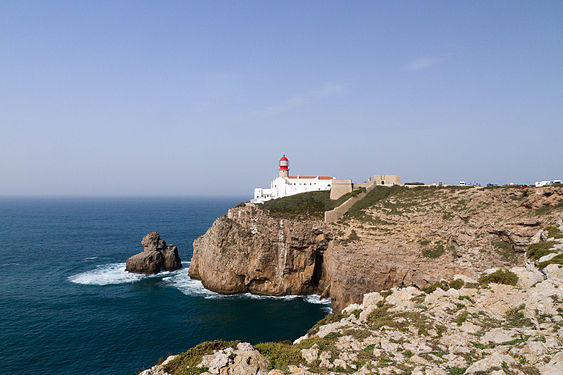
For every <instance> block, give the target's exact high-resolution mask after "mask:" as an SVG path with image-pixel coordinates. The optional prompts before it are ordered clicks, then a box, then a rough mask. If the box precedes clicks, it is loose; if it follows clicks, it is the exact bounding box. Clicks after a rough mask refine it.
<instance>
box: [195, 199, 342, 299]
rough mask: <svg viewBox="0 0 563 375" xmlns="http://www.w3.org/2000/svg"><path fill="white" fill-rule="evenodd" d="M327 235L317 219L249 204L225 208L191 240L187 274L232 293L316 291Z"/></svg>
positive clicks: (323, 273)
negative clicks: (278, 213) (295, 217)
mask: <svg viewBox="0 0 563 375" xmlns="http://www.w3.org/2000/svg"><path fill="white" fill-rule="evenodd" d="M331 238H332V236H331V234H330V230H329V228H328V227H327V226H326V225H324V224H323V223H322V222H321V221H318V220H287V219H283V218H274V217H272V216H270V215H268V214H267V213H266V212H264V211H262V210H261V209H259V208H257V207H255V206H253V205H250V206H245V207H237V208H232V209H230V210H229V212H228V214H227V215H226V216H224V217H221V218H219V219H217V220H216V221H215V222H214V223H213V225H212V226H211V228H209V230H208V231H207V233H205V235H203V236H201V237H199V238H198V239H196V240H195V242H194V255H193V257H192V260H191V265H190V269H189V275H190V277H192V278H196V279H201V281H202V282H203V285H204V286H205V287H206V288H208V289H210V290H213V291H216V292H219V293H224V294H232V293H243V292H251V293H255V294H267V295H286V294H311V293H318V292H319V291H322V290H323V289H324V288H326V280H327V277H326V266H325V264H324V261H323V259H324V258H323V257H324V254H325V253H326V251H327V249H328V246H329V243H330V240H331Z"/></svg>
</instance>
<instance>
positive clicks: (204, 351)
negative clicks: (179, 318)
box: [164, 340, 239, 375]
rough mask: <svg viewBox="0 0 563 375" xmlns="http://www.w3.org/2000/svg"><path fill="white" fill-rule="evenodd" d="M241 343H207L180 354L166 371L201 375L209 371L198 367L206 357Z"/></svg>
mask: <svg viewBox="0 0 563 375" xmlns="http://www.w3.org/2000/svg"><path fill="white" fill-rule="evenodd" d="M238 343H239V341H222V340H216V341H206V342H202V343H201V344H199V345H197V346H195V347H193V348H191V349H190V350H188V351H187V352H184V353H181V354H179V355H178V356H177V357H176V358H174V359H173V360H172V361H170V362H169V363H168V364H166V366H164V371H165V372H168V373H169V374H171V375H199V374H201V373H203V372H205V371H207V369H205V368H198V367H196V366H197V365H198V364H200V363H201V360H202V358H203V356H204V355H209V354H213V352H214V351H216V350H221V349H225V348H229V347H235V346H237V344H238Z"/></svg>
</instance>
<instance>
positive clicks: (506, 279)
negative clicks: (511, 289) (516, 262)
mask: <svg viewBox="0 0 563 375" xmlns="http://www.w3.org/2000/svg"><path fill="white" fill-rule="evenodd" d="M479 282H480V283H481V284H488V283H496V284H505V285H512V286H514V285H516V283H517V282H518V276H517V275H516V274H515V273H514V272H511V271H509V270H505V269H500V270H496V271H495V272H493V273H491V274H488V275H483V276H481V277H480V278H479Z"/></svg>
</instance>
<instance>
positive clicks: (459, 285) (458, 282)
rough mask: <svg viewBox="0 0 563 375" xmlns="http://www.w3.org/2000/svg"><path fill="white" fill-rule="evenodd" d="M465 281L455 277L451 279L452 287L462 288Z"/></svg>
mask: <svg viewBox="0 0 563 375" xmlns="http://www.w3.org/2000/svg"><path fill="white" fill-rule="evenodd" d="M463 284H465V282H464V281H463V280H462V279H455V280H452V281H450V288H454V289H461V288H462V287H463Z"/></svg>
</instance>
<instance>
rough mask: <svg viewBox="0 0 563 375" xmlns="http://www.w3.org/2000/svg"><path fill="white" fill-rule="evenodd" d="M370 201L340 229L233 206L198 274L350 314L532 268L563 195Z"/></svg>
mask: <svg viewBox="0 0 563 375" xmlns="http://www.w3.org/2000/svg"><path fill="white" fill-rule="evenodd" d="M387 192H389V194H388V195H385V194H386V193H387ZM377 194H380V195H381V196H382V198H381V199H373V196H374V195H377ZM364 199H365V200H367V201H370V203H369V204H367V205H366V206H367V207H365V208H364V209H362V210H360V211H358V212H355V213H353V214H352V212H350V213H349V215H347V216H345V217H344V218H343V219H342V220H340V221H339V222H337V223H332V224H327V223H324V222H323V221H322V220H319V219H315V218H314V217H310V218H303V217H299V218H298V219H296V218H294V217H291V216H290V215H287V216H284V215H283V214H277V215H272V214H271V213H269V212H268V211H266V210H264V209H262V208H261V206H260V205H252V204H246V205H242V206H240V207H235V208H232V209H230V210H229V212H228V214H227V215H226V216H224V217H221V218H219V219H217V220H216V221H215V222H214V223H213V225H212V227H211V228H209V230H208V231H207V232H206V233H205V234H204V235H203V236H201V237H199V238H198V239H196V240H195V241H194V255H193V258H192V260H191V265H190V269H189V275H190V276H191V277H192V278H195V279H200V280H201V281H202V283H203V285H204V286H205V287H206V288H207V289H210V290H213V291H215V292H219V293H224V294H232V293H245V292H251V293H255V294H266V295H285V294H311V293H315V294H320V295H323V296H328V297H330V298H331V300H332V306H333V309H334V310H335V311H340V310H341V309H343V308H344V307H345V306H347V305H349V304H351V303H361V302H362V298H363V295H364V294H365V293H369V292H372V291H378V290H383V289H389V288H392V287H394V286H398V285H412V286H416V287H418V288H423V287H425V286H427V285H429V284H432V283H434V282H436V281H439V280H440V279H442V278H445V279H451V278H452V277H453V276H454V275H456V274H463V275H465V276H467V277H470V278H476V277H477V275H478V274H479V273H480V272H482V271H484V270H485V269H487V268H490V267H512V266H515V265H518V266H523V265H524V262H525V253H526V249H527V247H528V246H529V245H530V244H531V243H533V242H534V241H537V240H538V239H534V236H536V235H537V234H538V233H540V230H542V229H543V228H545V227H548V226H551V225H554V224H556V223H557V222H558V220H560V217H559V212H560V211H561V210H560V209H559V208H561V207H562V204H563V188H560V187H559V188H557V187H549V188H497V189H490V188H429V187H417V188H411V189H409V188H406V187H394V188H388V187H378V188H376V189H374V190H373V191H371V192H370V193H369V194H368V196H367V197H366V198H364ZM544 237H545V236H544ZM540 239H541V238H540ZM550 256H551V257H553V256H555V255H550ZM546 259H547V258H546ZM548 260H549V259H548Z"/></svg>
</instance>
